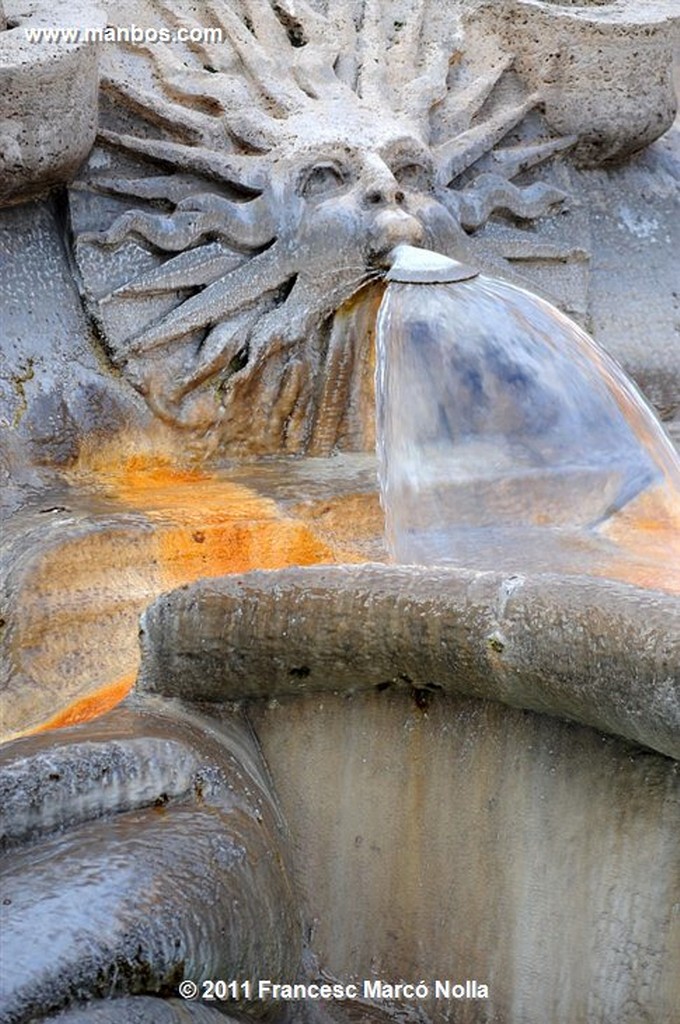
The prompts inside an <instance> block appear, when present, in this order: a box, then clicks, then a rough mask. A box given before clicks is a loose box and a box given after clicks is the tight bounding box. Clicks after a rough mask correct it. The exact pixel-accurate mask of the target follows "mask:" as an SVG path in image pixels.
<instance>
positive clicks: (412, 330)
mask: <svg viewBox="0 0 680 1024" xmlns="http://www.w3.org/2000/svg"><path fill="white" fill-rule="evenodd" d="M376 402H377V432H378V460H379V475H380V486H381V498H382V502H383V506H384V510H385V516H386V536H387V544H388V548H389V551H390V555H391V557H392V558H393V559H394V560H395V561H397V562H405V563H421V564H451V565H460V566H470V567H475V568H480V569H502V570H508V571H511V572H515V571H523V570H525V571H566V572H596V573H599V574H605V575H606V574H608V572H607V570H608V566H611V565H612V563H613V562H615V561H616V559H617V557H619V556H620V555H621V553H622V552H626V551H628V548H629V547H630V545H629V544H628V541H629V540H630V536H633V535H634V534H635V523H632V524H631V523H630V522H629V520H630V515H629V512H630V510H631V509H635V510H637V513H636V516H637V519H640V520H642V519H645V518H646V519H647V520H649V519H652V520H654V526H658V524H659V521H660V520H667V524H666V525H667V526H668V531H669V533H668V535H669V536H675V540H676V541H677V527H678V525H680V461H679V460H678V457H677V455H676V453H675V450H674V449H673V447H672V445H671V443H670V441H669V440H668V439H667V437H666V435H665V434H664V432H663V429H662V428H661V426H660V424H659V423H658V422H657V420H656V418H655V416H654V414H653V412H652V411H651V410H650V408H649V407H648V406H647V404H646V403H645V401H644V400H643V399H642V397H641V396H640V394H639V393H638V391H637V389H636V388H635V387H634V385H632V384H631V382H630V381H629V380H628V379H627V377H626V376H625V374H624V373H623V371H622V370H621V369H620V368H619V367H618V366H617V365H616V364H615V363H614V362H613V360H612V359H610V358H609V357H608V356H607V355H606V354H605V353H604V352H603V351H602V350H601V349H599V348H598V347H597V345H596V344H595V343H594V342H593V341H592V339H591V338H590V337H589V336H588V335H587V334H586V333H585V332H584V331H582V330H581V329H580V328H579V327H578V326H577V325H576V324H575V323H573V322H572V321H571V320H569V319H568V318H567V317H566V316H564V315H563V314H562V313H560V312H559V310H557V309H555V308H554V307H552V306H551V305H550V304H548V303H547V302H545V301H543V300H541V299H539V298H537V297H536V296H534V295H532V294H530V293H529V292H526V291H524V290H522V289H520V288H517V287H515V286H513V285H510V284H507V283H505V282H502V281H499V280H494V279H492V278H488V277H484V276H477V277H474V278H473V279H471V280H459V281H456V282H455V283H408V282H404V280H403V278H402V279H401V280H400V281H399V282H397V281H392V282H391V283H390V284H389V286H388V288H387V291H386V294H385V297H384V299H383V302H382V305H381V308H380V313H379V318H378V357H377V370H376ZM650 496H651V498H650ZM634 518H635V517H634ZM620 521H626V523H627V526H626V530H625V531H623V532H624V533H626V537H624V538H623V540H622V536H621V532H622V531H621V530H617V524H619V522H620ZM647 525H649V523H647ZM636 544H637V541H636V540H635V538H633V542H632V547H633V548H636ZM660 546H661V550H662V557H664V552H665V555H666V557H668V546H667V545H665V544H661V545H660ZM639 547H640V545H639V544H638V545H637V548H639ZM637 548H636V551H637ZM642 548H644V551H643V552H642V554H640V552H639V551H637V554H636V556H635V557H637V558H638V561H639V560H640V559H642V561H643V562H647V563H648V562H650V560H651V561H652V562H653V561H654V559H655V558H657V557H658V555H659V552H658V551H657V550H656V549H655V548H654V545H650V544H649V543H648V544H647V545H646V546H645V545H644V544H643V545H642ZM676 555H677V552H676ZM614 575H616V573H614Z"/></svg>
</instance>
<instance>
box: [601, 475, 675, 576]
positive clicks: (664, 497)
mask: <svg viewBox="0 0 680 1024" xmlns="http://www.w3.org/2000/svg"><path fill="white" fill-rule="evenodd" d="M601 533H602V534H603V536H605V537H608V538H609V539H610V540H612V541H614V542H615V543H616V544H617V546H618V547H620V548H621V556H620V557H615V558H612V560H611V562H610V563H609V564H607V565H606V566H604V567H603V568H602V570H601V571H599V572H598V575H602V576H609V577H611V578H613V579H619V580H622V581H623V582H625V583H633V584H635V585H636V586H639V587H647V588H649V589H653V590H665V591H667V592H668V593H671V594H680V496H678V495H677V494H676V493H675V491H674V490H673V489H672V487H671V486H670V485H669V484H663V485H660V486H658V487H654V488H651V489H649V490H647V491H644V492H643V493H642V494H640V495H639V496H638V497H637V498H635V499H634V500H633V501H631V502H630V503H629V504H628V505H626V507H625V508H624V509H622V510H621V512H619V513H618V515H616V516H614V517H613V518H612V519H611V520H609V522H608V523H607V524H606V526H604V527H603V528H602V530H601Z"/></svg>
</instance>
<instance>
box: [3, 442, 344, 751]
mask: <svg viewBox="0 0 680 1024" xmlns="http://www.w3.org/2000/svg"><path fill="white" fill-rule="evenodd" d="M112 454H113V453H112V452H110V451H109V452H100V453H99V457H98V459H97V461H96V463H95V461H94V459H92V460H91V461H90V464H89V465H88V466H87V467H84V469H85V472H82V473H81V474H80V476H79V478H77V479H74V480H73V481H72V484H73V485H74V486H76V487H78V489H79V490H80V492H81V493H82V492H83V490H86V491H88V492H90V493H92V494H93V495H94V496H96V499H97V501H96V507H97V509H98V510H100V511H101V510H102V508H103V510H104V512H105V520H106V522H105V525H103V524H101V522H100V523H97V521H96V520H95V521H94V522H93V525H92V527H91V528H90V529H88V528H85V529H84V530H83V532H82V533H81V532H78V533H76V534H75V535H71V536H70V537H69V536H65V537H64V540H63V541H62V542H60V543H59V544H57V545H56V546H54V547H52V548H50V549H49V550H47V551H46V552H45V553H44V554H43V555H42V556H41V557H40V558H39V559H37V560H36V563H35V565H34V567H33V569H32V573H31V576H30V578H29V579H27V583H26V588H25V595H26V596H25V603H26V610H25V614H24V615H23V617H22V619H21V628H20V633H19V634H18V635H17V638H16V644H15V648H14V651H15V657H16V658H17V659H18V660H17V668H18V671H17V673H16V687H17V694H18V695H21V700H18V701H17V700H15V702H14V706H13V707H12V705H11V702H10V701H8V710H7V714H6V715H5V719H6V728H7V733H6V735H5V738H9V737H10V736H11V737H12V738H15V737H18V736H21V735H27V734H30V733H33V732H42V731H46V730H49V729H57V728H63V727H66V726H70V725H76V724H78V723H79V722H84V721H87V720H88V719H90V718H94V717H97V716H98V715H101V714H103V713H104V712H106V711H108V710H110V709H111V708H113V707H115V705H116V704H118V703H119V702H120V701H121V700H122V699H123V698H124V697H125V696H126V695H127V694H128V693H129V691H130V689H131V688H132V686H133V685H134V681H135V678H136V674H137V666H138V662H139V647H138V639H137V632H138V617H139V615H140V613H141V612H142V611H143V610H144V608H146V607H147V606H148V605H149V604H150V603H151V602H152V601H153V600H154V599H155V598H156V597H158V596H159V595H160V594H161V593H164V592H166V591H168V590H172V589H174V588H175V587H178V586H181V585H183V584H186V583H192V582H194V581H196V580H199V579H204V578H207V577H216V576H223V575H225V574H228V573H243V572H248V571H249V570H251V569H279V568H283V567H287V566H296V565H301V566H302V565H312V564H316V563H321V562H325V563H333V562H348V561H361V560H362V557H361V554H360V552H359V550H357V549H354V548H353V546H352V543H351V530H350V532H349V533H348V532H347V531H345V532H344V533H343V535H342V537H339V536H338V537H337V540H336V538H335V536H334V534H333V533H330V534H329V533H328V531H327V530H324V529H319V531H318V532H317V531H316V530H315V529H314V523H313V522H309V521H304V520H303V519H302V518H299V517H298V516H297V515H295V514H292V515H291V514H289V513H286V512H285V511H284V510H282V509H281V507H280V506H279V505H278V504H277V502H276V501H275V500H273V499H272V498H271V497H269V496H267V495H263V494H259V493H257V492H256V491H255V490H252V489H250V488H248V487H245V486H243V485H241V484H237V483H234V482H233V481H230V480H229V479H228V478H226V477H225V476H220V475H219V474H213V473H211V472H207V471H205V470H203V469H201V468H196V467H193V466H189V467H187V466H182V465H181V464H179V463H178V464H175V463H174V462H173V461H172V459H171V458H170V457H169V456H160V457H158V456H157V457H153V456H149V455H147V454H145V453H141V454H140V453H134V452H133V453H132V454H130V455H129V456H128V457H127V458H126V459H124V460H121V459H120V455H119V459H118V461H115V460H113V459H111V458H110V456H111V455H112ZM131 516H132V518H131ZM22 679H23V680H24V681H27V680H30V685H27V684H26V682H24V683H22ZM60 704H62V706H61V707H60Z"/></svg>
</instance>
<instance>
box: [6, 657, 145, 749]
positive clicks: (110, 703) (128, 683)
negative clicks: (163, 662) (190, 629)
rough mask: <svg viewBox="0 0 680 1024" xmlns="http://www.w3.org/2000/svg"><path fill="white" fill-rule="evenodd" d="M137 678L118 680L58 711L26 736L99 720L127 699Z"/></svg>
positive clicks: (30, 730)
mask: <svg viewBox="0 0 680 1024" xmlns="http://www.w3.org/2000/svg"><path fill="white" fill-rule="evenodd" d="M136 676H137V673H136V672H132V673H130V674H129V675H127V676H123V677H122V678H121V679H118V680H117V681H116V682H115V683H110V684H109V685H108V686H102V687H101V689H99V690H96V691H95V692H94V693H91V694H88V695H87V696H86V697H82V698H81V699H80V700H76V701H74V702H73V704H69V705H68V706H67V707H65V708H63V709H62V710H61V711H58V712H57V714H56V715H53V716H52V718H49V719H48V720H47V721H46V722H43V723H42V724H41V725H38V726H36V727H35V728H34V729H28V730H27V731H26V733H24V735H28V736H30V735H33V734H34V733H38V732H48V731H49V730H50V729H65V728H67V727H68V726H70V725H80V723H81V722H87V721H89V719H91V718H98V717H99V715H103V714H105V712H107V711H110V710H111V708H115V706H116V704H120V702H121V701H122V700H123V698H124V697H127V695H128V693H129V692H130V690H131V689H132V687H133V686H134V683H135V679H136Z"/></svg>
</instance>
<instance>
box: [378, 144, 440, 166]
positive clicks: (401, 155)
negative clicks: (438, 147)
mask: <svg viewBox="0 0 680 1024" xmlns="http://www.w3.org/2000/svg"><path fill="white" fill-rule="evenodd" d="M378 152H379V153H380V156H381V157H382V158H383V160H385V162H386V163H394V162H395V161H399V162H400V163H414V164H422V165H423V167H432V166H433V160H432V156H431V154H430V152H429V150H428V149H427V148H426V147H425V146H423V145H422V143H419V142H418V140H417V139H413V138H405V139H397V140H396V141H392V142H388V143H387V144H386V145H385V146H383V147H382V148H381V149H380V150H379V151H378Z"/></svg>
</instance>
